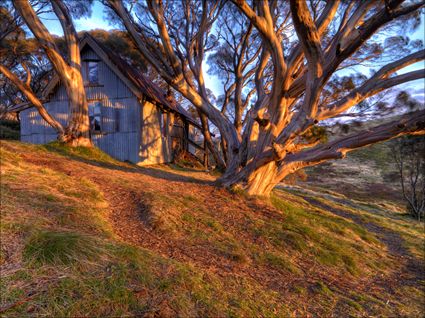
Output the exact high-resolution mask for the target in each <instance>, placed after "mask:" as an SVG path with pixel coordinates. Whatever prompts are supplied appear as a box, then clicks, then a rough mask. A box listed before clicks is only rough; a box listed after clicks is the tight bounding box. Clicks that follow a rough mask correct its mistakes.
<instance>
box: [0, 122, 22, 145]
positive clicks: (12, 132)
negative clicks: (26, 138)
mask: <svg viewBox="0 0 425 318" xmlns="http://www.w3.org/2000/svg"><path fill="white" fill-rule="evenodd" d="M19 127H20V125H19V122H18V121H14V120H6V119H2V120H0V139H9V140H19V139H20V128H19Z"/></svg>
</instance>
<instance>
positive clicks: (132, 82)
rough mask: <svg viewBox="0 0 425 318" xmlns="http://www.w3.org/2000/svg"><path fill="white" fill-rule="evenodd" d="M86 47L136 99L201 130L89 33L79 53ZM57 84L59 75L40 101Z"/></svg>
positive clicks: (138, 72)
mask: <svg viewBox="0 0 425 318" xmlns="http://www.w3.org/2000/svg"><path fill="white" fill-rule="evenodd" d="M86 45H88V46H89V47H90V48H91V49H93V50H94V51H95V52H96V54H97V55H99V57H100V58H101V59H102V61H103V62H105V63H106V64H107V65H108V66H109V67H110V68H111V69H112V70H113V71H114V72H115V74H117V76H118V77H119V78H120V79H121V80H122V81H123V82H124V83H125V84H126V85H127V86H128V88H129V89H130V90H131V91H132V92H133V94H134V95H136V96H137V97H138V98H140V99H142V98H143V97H144V96H145V97H148V98H149V99H150V100H153V101H155V102H156V103H158V104H160V105H161V107H164V108H166V109H169V110H170V111H172V112H175V113H178V114H180V115H182V116H183V117H185V119H187V120H188V121H189V122H190V123H191V124H192V125H194V126H196V127H198V128H201V127H200V125H199V124H198V123H197V122H196V121H195V120H194V119H193V118H192V116H191V115H190V114H189V112H187V111H186V110H185V109H184V108H183V107H182V106H181V105H179V104H178V103H177V102H176V101H175V100H174V99H172V100H171V99H169V98H167V97H166V94H165V92H164V91H163V90H162V89H161V88H160V87H159V86H158V85H156V84H155V83H154V82H152V81H151V80H150V79H149V78H147V77H146V76H145V75H144V74H143V73H142V72H140V71H139V70H137V69H136V68H135V67H133V66H130V65H129V64H128V63H127V62H126V61H125V60H124V59H123V58H121V57H120V56H119V55H117V54H115V53H114V52H112V51H111V50H110V49H109V48H107V47H106V46H104V45H103V44H102V43H100V42H99V41H97V40H96V39H95V38H94V37H92V36H91V35H90V34H89V33H85V34H84V36H83V37H82V39H81V40H80V51H82V50H83V49H84V48H85V46H86ZM59 82H60V78H59V75H57V74H55V75H54V76H53V78H52V80H51V81H50V83H49V85H47V87H46V89H45V90H44V91H43V94H42V95H43V97H42V99H44V100H48V96H49V94H51V93H52V92H53V90H54V89H55V87H56V86H57V85H58V84H59ZM21 105H23V104H21ZM14 108H16V107H14ZM19 110H21V109H19Z"/></svg>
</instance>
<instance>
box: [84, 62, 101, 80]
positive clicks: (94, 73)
mask: <svg viewBox="0 0 425 318" xmlns="http://www.w3.org/2000/svg"><path fill="white" fill-rule="evenodd" d="M87 74H88V78H89V83H90V84H97V83H99V63H98V62H93V61H90V62H87Z"/></svg>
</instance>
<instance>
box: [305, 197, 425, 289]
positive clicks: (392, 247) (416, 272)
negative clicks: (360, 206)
mask: <svg viewBox="0 0 425 318" xmlns="http://www.w3.org/2000/svg"><path fill="white" fill-rule="evenodd" d="M303 199H304V200H306V201H307V202H308V203H310V204H313V205H315V206H317V207H319V208H321V209H324V210H326V211H329V212H331V213H333V214H336V215H338V216H341V217H343V218H346V219H350V220H352V221H353V222H354V223H356V224H358V225H360V226H362V227H364V228H366V229H367V230H368V231H369V232H371V233H374V234H376V235H377V237H378V239H379V240H380V241H381V242H382V243H383V244H384V245H385V246H386V247H387V249H388V252H389V253H390V254H391V255H392V256H393V257H395V258H397V259H400V260H401V261H402V264H403V266H402V267H401V269H399V270H398V271H396V272H395V274H394V275H393V277H392V279H395V280H396V281H398V283H401V285H402V286H416V287H419V288H420V289H422V290H423V286H421V284H420V282H421V281H423V280H424V279H425V271H424V268H423V267H422V263H421V262H420V261H419V260H418V259H417V258H416V257H415V256H413V255H412V254H411V253H410V252H409V251H408V249H407V248H406V246H405V242H404V239H403V238H402V237H401V235H400V234H398V233H396V232H394V231H392V230H390V229H387V228H385V227H383V226H380V225H377V224H376V223H373V222H367V221H364V220H363V219H362V218H361V216H359V215H355V214H352V213H349V212H347V211H344V210H342V209H338V208H335V207H333V206H330V205H327V204H325V203H323V202H321V201H319V200H317V199H314V198H312V197H309V196H303ZM336 202H338V203H339V204H344V203H343V202H342V201H341V200H337V201H336ZM350 206H351V205H350ZM377 283H378V284H380V285H382V284H384V283H387V282H380V283H379V282H377ZM386 287H390V286H386ZM391 289H392V288H390V290H391ZM392 292H393V293H394V290H392Z"/></svg>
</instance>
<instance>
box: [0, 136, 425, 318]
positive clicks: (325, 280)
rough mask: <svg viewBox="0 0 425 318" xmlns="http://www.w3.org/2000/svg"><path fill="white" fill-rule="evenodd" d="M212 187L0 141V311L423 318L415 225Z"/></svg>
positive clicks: (192, 178) (358, 210)
mask: <svg viewBox="0 0 425 318" xmlns="http://www.w3.org/2000/svg"><path fill="white" fill-rule="evenodd" d="M213 180H214V177H213V176H211V175H209V174H207V173H205V172H203V171H200V170H195V169H187V168H182V167H179V166H172V165H171V166H166V165H163V166H157V167H152V168H140V167H137V166H134V165H130V164H126V163H120V162H117V161H115V160H113V159H111V158H110V157H108V156H107V155H105V154H103V153H101V152H100V151H98V150H97V149H84V148H77V149H69V148H66V147H62V146H59V145H56V144H49V145H46V146H36V145H28V144H22V143H19V142H12V141H8V142H4V141H2V143H1V203H2V211H1V227H0V229H1V236H0V238H1V254H0V256H1V258H0V270H1V287H0V288H1V289H0V294H1V295H2V296H1V302H0V314H1V315H2V316H5V317H25V316H54V317H67V316H68V317H75V316H84V317H87V316H101V317H112V316H142V317H145V316H146V317H175V316H181V317H196V316H200V317H205V316H214V317H223V316H231V317H234V316H241V317H254V316H267V317H291V316H293V317H306V316H313V317H332V316H335V317H341V316H356V317H359V316H360V317H361V316H371V315H372V316H405V317H421V316H423V313H424V311H423V306H424V302H423V296H424V295H423V288H424V283H425V282H424V277H423V271H422V269H423V265H424V255H423V253H422V247H423V243H424V239H425V235H424V233H423V228H422V227H421V225H420V224H418V223H416V222H415V221H412V220H410V219H408V218H406V217H403V216H402V215H399V214H394V213H392V212H390V211H388V209H385V208H383V207H382V206H379V205H376V206H368V205H364V204H362V203H359V202H358V201H351V200H348V199H347V198H344V197H343V196H333V195H330V194H322V193H316V192H314V190H309V191H310V192H308V191H307V190H305V191H304V190H303V189H294V188H292V189H277V190H276V191H275V192H274V194H273V196H272V197H271V199H270V200H266V199H261V198H247V197H244V196H243V195H240V194H237V193H229V192H228V191H226V190H222V189H217V188H215V187H214V186H213V185H212V182H213ZM306 191H307V192H306Z"/></svg>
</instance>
